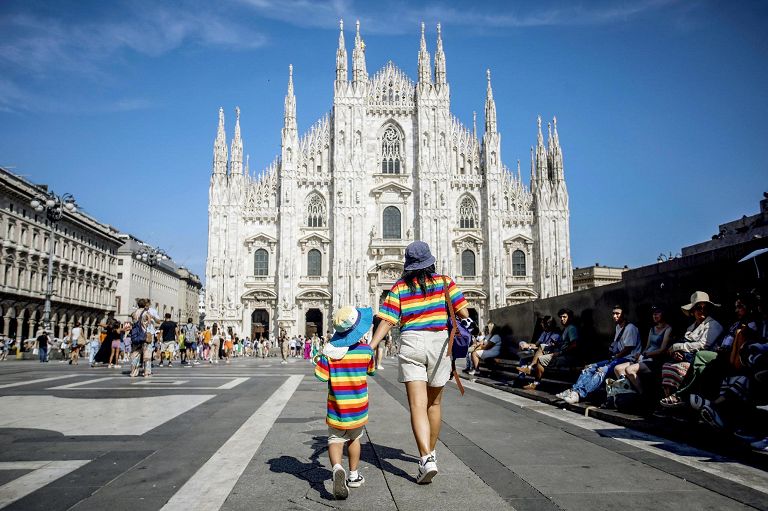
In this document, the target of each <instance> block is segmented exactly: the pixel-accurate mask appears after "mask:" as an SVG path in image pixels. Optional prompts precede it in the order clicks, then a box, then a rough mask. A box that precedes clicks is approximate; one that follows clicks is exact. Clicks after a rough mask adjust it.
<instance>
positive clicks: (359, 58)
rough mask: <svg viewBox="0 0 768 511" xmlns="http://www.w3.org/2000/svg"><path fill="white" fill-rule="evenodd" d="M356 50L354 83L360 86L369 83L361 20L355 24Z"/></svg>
mask: <svg viewBox="0 0 768 511" xmlns="http://www.w3.org/2000/svg"><path fill="white" fill-rule="evenodd" d="M355 29H356V31H355V48H354V49H353V50H352V83H354V84H359V83H365V82H367V81H368V71H367V70H366V69H365V43H364V42H363V38H362V37H360V20H357V22H356V23H355Z"/></svg>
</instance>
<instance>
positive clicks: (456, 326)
mask: <svg viewBox="0 0 768 511" xmlns="http://www.w3.org/2000/svg"><path fill="white" fill-rule="evenodd" d="M443 294H444V295H445V305H446V308H447V309H448V314H449V315H450V318H451V333H450V334H449V336H448V356H449V357H450V358H451V372H452V373H453V380H454V381H455V382H456V386H457V387H459V392H460V393H461V395H462V396H463V395H464V385H462V383H461V378H460V377H459V373H458V371H456V361H455V360H454V359H453V356H452V355H453V338H454V337H456V332H458V331H459V323H458V321H456V312H455V311H454V310H453V302H452V301H451V295H450V294H449V293H448V283H447V282H446V281H445V277H443Z"/></svg>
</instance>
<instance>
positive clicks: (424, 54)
mask: <svg viewBox="0 0 768 511" xmlns="http://www.w3.org/2000/svg"><path fill="white" fill-rule="evenodd" d="M419 83H432V70H431V69H430V68H429V51H427V41H426V39H424V22H422V23H421V46H420V47H419Z"/></svg>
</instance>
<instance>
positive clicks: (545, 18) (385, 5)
mask: <svg viewBox="0 0 768 511" xmlns="http://www.w3.org/2000/svg"><path fill="white" fill-rule="evenodd" d="M237 1H238V2H239V3H241V4H243V5H246V6H248V7H250V8H251V9H252V10H253V11H254V12H256V13H258V14H260V15H261V16H264V17H266V18H270V19H274V20H279V21H283V22H286V23H289V24H292V25H296V26H299V27H324V28H333V27H335V26H336V24H337V23H338V20H339V18H345V19H347V20H348V21H351V20H354V19H360V20H361V24H362V25H363V26H364V27H365V32H367V33H402V32H407V31H412V30H414V27H416V26H417V24H418V22H420V21H441V22H443V23H445V24H449V25H452V26H457V27H470V28H514V27H536V26H566V25H603V24H611V23H618V22H623V21H627V20H629V19H631V18H633V17H636V16H639V15H641V14H644V13H647V12H651V11H653V10H656V9H661V8H664V7H668V6H671V5H673V4H678V3H679V2H680V0H637V1H624V2H615V1H610V2H605V1H590V2H586V3H582V2H569V1H565V2H554V3H553V2H538V3H536V4H529V5H534V7H522V8H521V7H520V5H521V4H520V3H514V4H513V3H512V2H504V3H501V4H496V5H490V4H489V3H487V2H485V3H468V4H467V5H465V6H463V7H455V6H454V5H455V3H454V4H452V3H448V2H427V3H420V4H419V3H416V2H410V3H408V2H404V1H390V2H375V3H374V2H359V1H358V2H355V1H353V0H329V1H313V0H237Z"/></svg>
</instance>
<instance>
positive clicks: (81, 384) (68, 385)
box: [46, 376, 117, 390]
mask: <svg viewBox="0 0 768 511" xmlns="http://www.w3.org/2000/svg"><path fill="white" fill-rule="evenodd" d="M115 378H117V376H108V377H106V378H96V379H93V380H85V381H80V382H77V383H69V384H67V385H60V386H58V387H50V388H48V389H46V390H69V389H74V388H76V387H82V386H84V385H90V384H91V383H99V382H103V381H109V380H114V379H115Z"/></svg>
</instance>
